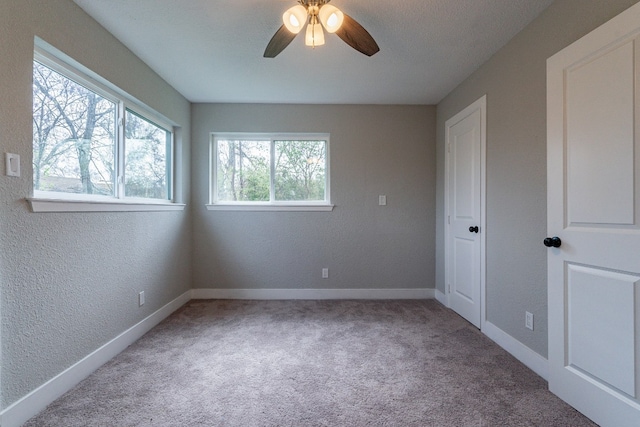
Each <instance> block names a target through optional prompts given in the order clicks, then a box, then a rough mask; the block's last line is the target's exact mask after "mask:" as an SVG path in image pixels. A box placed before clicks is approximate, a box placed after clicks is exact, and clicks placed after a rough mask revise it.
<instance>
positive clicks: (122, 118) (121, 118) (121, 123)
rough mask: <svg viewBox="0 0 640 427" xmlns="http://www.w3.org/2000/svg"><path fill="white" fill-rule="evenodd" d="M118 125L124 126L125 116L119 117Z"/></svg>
mask: <svg viewBox="0 0 640 427" xmlns="http://www.w3.org/2000/svg"><path fill="white" fill-rule="evenodd" d="M118 126H120V127H123V126H124V117H120V118H119V119H118Z"/></svg>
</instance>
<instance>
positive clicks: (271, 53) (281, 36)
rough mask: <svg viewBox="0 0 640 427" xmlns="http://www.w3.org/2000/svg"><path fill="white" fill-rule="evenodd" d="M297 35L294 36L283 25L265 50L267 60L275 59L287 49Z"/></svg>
mask: <svg viewBox="0 0 640 427" xmlns="http://www.w3.org/2000/svg"><path fill="white" fill-rule="evenodd" d="M296 35H297V34H293V33H292V32H291V31H289V30H287V27H285V26H284V25H282V26H281V27H280V29H279V30H278V31H276V33H275V34H274V35H273V37H272V38H271V41H270V42H269V44H268V45H267V48H266V49H265V50H264V57H265V58H275V57H276V56H278V54H279V53H280V52H282V51H283V50H284V48H285V47H287V46H289V43H291V42H292V41H293V39H295V38H296Z"/></svg>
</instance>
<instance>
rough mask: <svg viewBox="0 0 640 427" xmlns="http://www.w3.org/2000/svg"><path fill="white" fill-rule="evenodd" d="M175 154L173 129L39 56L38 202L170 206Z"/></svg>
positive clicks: (36, 78) (35, 151)
mask: <svg viewBox="0 0 640 427" xmlns="http://www.w3.org/2000/svg"><path fill="white" fill-rule="evenodd" d="M172 155H173V130H172V126H170V125H169V124H167V123H163V122H162V121H161V120H160V119H158V118H157V117H154V114H153V113H151V112H150V111H147V110H145V109H144V108H142V107H141V106H140V105H139V104H135V103H134V102H133V101H132V100H130V99H128V98H127V97H124V96H122V95H120V94H119V93H117V92H115V91H113V90H110V89H108V88H106V87H104V86H102V85H101V84H99V83H97V82H96V81H94V80H92V79H91V78H90V77H89V76H87V75H85V74H84V73H81V72H80V71H78V70H76V69H73V68H72V67H70V66H68V65H67V64H65V63H62V62H61V61H58V60H56V59H55V58H52V57H51V56H50V55H47V54H46V53H44V52H40V51H38V50H36V53H35V56H34V61H33V188H34V196H36V197H64V198H67V199H68V198H74V199H78V200H80V201H82V200H103V201H108V200H109V199H116V200H146V201H147V202H156V203H157V202H162V201H164V202H170V201H171V200H172V197H173V196H172ZM56 195H57V196H56Z"/></svg>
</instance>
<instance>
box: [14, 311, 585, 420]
mask: <svg viewBox="0 0 640 427" xmlns="http://www.w3.org/2000/svg"><path fill="white" fill-rule="evenodd" d="M594 425H595V424H593V423H592V422H590V421H589V420H588V419H587V418H585V417H584V416H583V415H581V414H580V413H579V412H577V411H575V410H574V409H573V408H571V407H570V406H568V405H567V404H565V403H564V402H562V401H561V400H560V399H558V398H557V397H556V396H554V395H553V394H551V393H550V392H549V391H548V390H547V383H546V382H545V381H544V380H543V379H542V378H540V377H539V376H537V375H536V374H535V373H533V372H532V371H531V370H529V369H528V368H526V367H525V366H524V365H522V364H521V363H520V362H518V361H517V360H516V359H515V358H513V357H512V356H511V355H509V354H508V353H507V352H505V351H504V350H503V349H501V348H500V347H499V346H497V345H496V344H495V343H493V342H492V341H491V340H490V339H488V338H487V337H486V336H484V335H483V334H482V333H480V332H479V331H478V330H477V329H475V328H474V327H472V326H471V325H470V324H468V323H467V322H465V321H464V320H462V319H461V318H460V317H459V316H457V315H456V314H455V313H453V312H452V311H450V310H448V309H446V308H444V307H443V306H441V305H440V304H439V303H437V302H436V301H432V300H429V301H223V300H206V301H205V300H193V301H190V302H189V303H187V304H186V305H185V306H183V307H182V308H180V309H179V310H178V311H176V312H175V313H174V314H172V315H171V316H170V317H168V318H167V319H165V320H164V321H163V322H162V323H160V324H159V325H158V326H156V327H155V328H154V329H152V330H151V331H150V332H149V333H147V334H146V335H145V336H144V337H142V338H141V339H140V340H138V341H137V342H136V343H134V344H133V345H131V346H130V347H128V348H127V349H126V350H125V351H124V352H122V353H121V354H119V355H118V356H116V357H115V358H114V359H112V360H111V361H109V362H108V363H107V364H105V365H104V366H102V367H101V368H100V369H98V370H97V371H96V372H95V373H94V374H92V375H91V376H90V377H88V378H87V379H86V380H84V381H82V382H81V383H80V384H78V385H77V386H76V387H75V388H73V389H72V390H70V391H69V392H68V393H66V394H65V395H64V396H62V397H61V398H60V399H58V400H56V401H55V402H53V403H52V404H51V405H49V406H48V407H47V408H46V409H45V410H44V411H42V412H41V413H40V414H39V415H37V416H36V417H34V418H32V419H31V420H29V421H28V422H27V423H26V426H28V427H35V426H65V427H72V426H242V427H250V426H456V427H458V426H594Z"/></svg>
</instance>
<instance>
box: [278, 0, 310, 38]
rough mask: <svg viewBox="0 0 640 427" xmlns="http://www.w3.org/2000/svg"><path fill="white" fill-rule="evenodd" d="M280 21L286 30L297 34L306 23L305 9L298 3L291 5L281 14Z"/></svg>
mask: <svg viewBox="0 0 640 427" xmlns="http://www.w3.org/2000/svg"><path fill="white" fill-rule="evenodd" d="M282 22H284V26H285V27H287V30H289V31H291V32H292V33H293V34H298V33H299V32H300V31H302V28H303V27H304V25H305V24H306V23H307V9H305V7H304V6H302V5H300V4H299V5H297V6H293V7H292V8H290V9H288V10H287V11H286V12H285V13H284V14H283V15H282Z"/></svg>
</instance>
